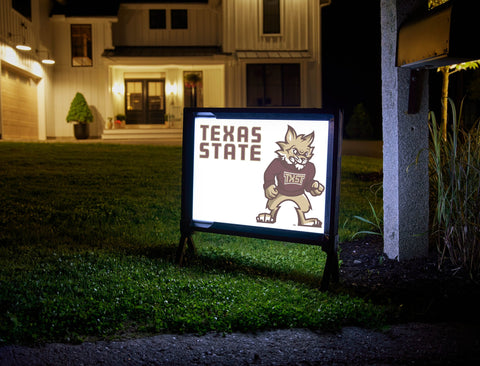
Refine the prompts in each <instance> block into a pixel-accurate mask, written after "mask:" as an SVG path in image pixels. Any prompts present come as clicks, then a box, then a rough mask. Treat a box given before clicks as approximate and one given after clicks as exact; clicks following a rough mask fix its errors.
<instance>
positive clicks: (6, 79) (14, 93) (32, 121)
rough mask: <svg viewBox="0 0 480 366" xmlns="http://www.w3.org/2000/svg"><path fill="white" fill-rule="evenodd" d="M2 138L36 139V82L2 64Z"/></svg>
mask: <svg viewBox="0 0 480 366" xmlns="http://www.w3.org/2000/svg"><path fill="white" fill-rule="evenodd" d="M0 88H1V90H0V92H1V93H0V94H1V98H2V99H1V108H2V113H1V114H0V116H1V118H2V120H1V123H2V126H1V127H2V129H1V133H2V138H4V139H34V140H38V115H37V83H36V82H35V80H34V79H33V78H32V77H30V76H29V75H28V74H26V73H25V74H24V73H22V72H21V71H18V70H15V69H13V68H10V67H8V66H6V65H4V64H2V79H1V81H0Z"/></svg>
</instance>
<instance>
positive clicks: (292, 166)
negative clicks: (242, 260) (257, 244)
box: [257, 126, 325, 227]
mask: <svg viewBox="0 0 480 366" xmlns="http://www.w3.org/2000/svg"><path fill="white" fill-rule="evenodd" d="M313 138H314V132H312V133H311V134H309V135H307V136H305V135H297V133H296V131H295V130H294V129H293V128H292V127H291V126H288V130H287V134H286V135H285V141H279V142H277V144H278V146H280V150H277V151H276V153H277V154H278V157H277V158H275V159H274V160H273V161H272V162H271V163H270V165H269V166H268V168H267V169H266V170H265V174H264V184H263V189H264V191H265V197H266V198H267V200H268V201H267V209H269V210H270V212H269V213H261V214H259V215H258V216H257V222H262V223H269V224H273V223H275V221H276V217H277V213H278V210H279V209H280V206H281V204H282V203H283V202H285V201H293V202H294V203H295V204H296V205H297V207H295V209H296V210H297V216H298V225H301V226H315V227H322V222H321V221H320V220H319V219H317V218H309V219H307V218H306V217H305V214H306V213H307V212H308V211H310V209H311V205H310V201H309V200H308V197H307V195H306V194H305V192H309V193H310V194H311V195H312V196H319V195H321V194H322V193H323V191H324V189H325V187H324V186H323V185H322V184H321V183H320V182H318V181H316V180H315V179H314V178H315V165H313V164H312V163H311V162H310V159H311V158H312V156H313V149H314V148H313V147H312V146H311V144H312V142H313Z"/></svg>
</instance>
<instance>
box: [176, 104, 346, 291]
mask: <svg viewBox="0 0 480 366" xmlns="http://www.w3.org/2000/svg"><path fill="white" fill-rule="evenodd" d="M183 122H184V126H183V154H182V215H181V220H180V231H181V237H180V242H179V245H178V248H177V253H176V260H177V263H178V264H179V265H180V266H181V265H182V264H183V262H184V261H185V259H186V257H187V255H192V256H194V255H196V248H195V245H194V243H193V240H192V235H193V233H194V232H196V231H203V232H212V233H218V234H227V235H236V236H246V237H251V238H260V239H268V240H277V241H289V242H294V243H303V244H310V245H317V246H318V245H319V246H321V247H322V250H323V251H324V252H325V253H326V255H327V258H326V262H325V268H324V271H323V276H322V279H321V283H320V289H321V290H322V291H325V290H328V287H329V284H330V282H338V281H339V263H338V253H337V249H338V232H337V228H338V209H339V193H340V184H339V182H340V161H341V136H342V135H341V131H342V125H343V113H342V112H341V111H338V114H337V113H329V112H327V111H324V110H319V109H304V108H289V109H288V108H287V109H283V108H282V109H260V108H259V109H252V108H243V109H235V108H186V109H185V110H184V121H183ZM279 129H281V130H282V134H281V135H279V134H278V130H279ZM297 130H298V131H299V132H300V131H301V132H307V133H308V134H303V133H298V134H297V132H296V131H297ZM283 133H285V135H283ZM262 134H263V137H264V138H263V139H262ZM272 135H275V136H278V137H275V139H277V140H280V141H276V140H272V141H270V140H269V139H270V138H272V139H273V137H270V136H272ZM267 136H268V138H267ZM283 136H284V137H283ZM282 137H283V138H284V140H281V138H282ZM314 138H315V140H314ZM314 141H315V143H313V142H314ZM275 143H276V145H275ZM311 144H312V145H311ZM277 145H278V146H277ZM315 145H317V150H315V151H316V153H317V154H318V155H317V154H315V156H319V158H313V159H312V161H310V159H311V158H312V157H313V156H314V154H312V151H313V149H314V148H315ZM292 146H293V147H292ZM278 148H280V150H276V149H278ZM318 151H320V153H319V152H318ZM262 154H264V155H262ZM262 156H266V158H265V161H263V160H262ZM287 157H288V162H287V163H284V161H285V159H287ZM294 162H295V165H293V164H294ZM288 165H291V166H292V167H293V166H294V168H292V167H290V166H288ZM230 169H235V176H236V177H240V178H242V179H240V178H238V179H234V178H233V177H232V173H231V171H230ZM295 169H296V170H295ZM267 172H268V173H267ZM316 174H317V175H316ZM211 177H215V178H216V179H215V180H213V181H212V179H211ZM272 177H273V178H272ZM316 177H319V178H316ZM272 179H273V182H274V183H272V182H271V180H272ZM315 179H318V181H317V180H315ZM267 182H268V184H270V185H269V186H268V187H267V188H268V189H270V190H267V188H266V187H265V184H267ZM320 182H322V183H320ZM262 183H263V190H264V192H265V194H264V195H262V194H261V193H258V192H261V191H260V190H261V189H262ZM275 184H276V186H275ZM320 185H322V186H323V187H322V190H319V187H320ZM272 186H274V190H276V187H277V186H278V187H281V188H282V190H283V191H282V190H280V189H279V190H278V191H276V192H275V191H271V187H272ZM324 189H325V193H324V197H325V198H324V201H325V206H324V207H323V208H322V207H321V206H320V207H319V209H318V211H315V213H314V214H313V215H312V217H309V218H307V217H305V213H307V212H309V210H310V209H311V206H310V202H309V199H308V197H307V196H306V193H310V194H311V195H312V197H314V196H319V195H321V194H322V193H323V191H324ZM279 191H280V193H279ZM232 192H233V193H235V194H232ZM239 192H240V193H239ZM252 192H253V193H252ZM272 192H273V194H272ZM249 194H251V197H250V196H249ZM264 196H265V197H264ZM245 197H246V198H247V199H244V198H245ZM249 197H250V198H251V199H250V198H249ZM252 197H253V198H252ZM265 198H267V205H266V206H265V207H266V208H264V209H263V210H262V209H261V208H260V205H259V204H258V202H259V201H260V200H261V203H262V204H261V206H263V204H264V200H265ZM287 200H290V201H292V202H293V204H296V206H295V208H296V209H297V212H296V215H297V219H298V224H296V223H295V222H296V220H295V219H294V218H292V217H294V215H295V214H294V213H293V214H291V216H290V219H287V221H282V220H284V218H285V217H288V215H287V216H283V217H282V218H281V219H279V221H278V222H277V221H276V220H277V215H276V214H277V212H278V210H279V208H280V206H281V205H282V203H283V202H285V201H287ZM252 203H253V204H252ZM252 207H255V208H254V209H252ZM285 207H288V206H285ZM267 210H268V211H267ZM265 211H267V212H265ZM259 212H260V213H259ZM312 212H313V211H312ZM194 213H195V215H194ZM245 213H247V214H245ZM194 217H195V218H194ZM255 219H256V220H255ZM288 220H291V221H288ZM273 223H276V225H275V226H274V225H270V224H273ZM322 223H323V224H324V225H325V226H324V228H322V229H320V228H317V227H321V225H322ZM301 226H313V228H312V227H309V228H302V227H301Z"/></svg>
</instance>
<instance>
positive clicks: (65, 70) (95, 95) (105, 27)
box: [52, 17, 111, 138]
mask: <svg viewBox="0 0 480 366" xmlns="http://www.w3.org/2000/svg"><path fill="white" fill-rule="evenodd" d="M53 23H54V32H53V33H54V43H55V45H56V48H55V50H56V52H55V60H56V64H55V75H54V83H55V88H54V91H53V100H54V101H55V105H56V106H57V107H56V108H55V112H54V116H55V117H54V120H55V128H54V136H52V137H57V138H58V137H60V138H61V137H73V127H72V124H71V123H67V122H66V120H65V118H66V116H67V114H68V110H69V108H70V104H71V102H72V100H73V98H74V97H75V94H76V93H77V92H80V93H82V94H83V95H84V97H85V99H86V100H87V103H88V105H89V107H90V109H91V110H92V113H93V116H94V120H93V122H92V123H91V124H90V136H91V137H100V136H101V134H102V132H103V128H104V126H105V120H106V118H107V115H106V112H107V111H108V107H109V100H110V97H109V96H108V95H109V90H108V85H109V84H108V67H107V64H106V61H105V59H104V58H103V57H102V53H103V51H104V50H105V49H106V48H108V47H109V46H110V45H111V42H110V41H109V37H110V34H111V33H110V32H109V29H110V23H111V20H109V19H108V18H107V19H104V18H102V19H96V18H63V17H60V18H56V19H54V22H53ZM72 24H91V25H92V60H93V65H92V66H85V67H78V66H72V58H71V25H72Z"/></svg>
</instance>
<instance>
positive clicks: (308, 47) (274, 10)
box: [0, 0, 330, 140]
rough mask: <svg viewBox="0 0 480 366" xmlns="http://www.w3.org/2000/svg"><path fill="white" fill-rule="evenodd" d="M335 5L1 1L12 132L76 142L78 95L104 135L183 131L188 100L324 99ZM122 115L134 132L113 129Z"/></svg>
mask: <svg viewBox="0 0 480 366" xmlns="http://www.w3.org/2000/svg"><path fill="white" fill-rule="evenodd" d="M97 3H98V2H97ZM329 3H330V0H182V1H174V0H170V1H168V0H167V1H165V0H158V1H135V0H130V1H121V0H119V1H108V2H107V1H106V2H101V4H102V5H104V7H103V8H101V9H98V5H97V6H95V5H92V1H90V0H84V1H79V0H62V1H60V0H55V1H52V0H1V6H0V22H1V23H0V59H1V66H0V67H1V81H0V92H1V99H0V104H1V107H0V133H1V136H2V138H3V139H17V138H22V139H26V138H27V139H32V140H38V139H39V140H44V139H59V138H73V128H72V126H71V125H70V124H68V123H66V121H65V118H66V115H67V113H68V109H69V106H70V103H71V101H72V99H73V97H74V96H75V94H76V93H77V92H81V93H82V94H83V95H84V96H85V98H86V100H87V102H88V104H89V106H90V107H91V110H92V112H93V114H94V122H93V123H92V124H91V125H90V136H91V137H97V138H104V139H112V138H128V137H136V138H140V137H144V138H161V137H162V135H165V134H168V133H170V132H171V131H173V130H174V131H180V129H181V121H182V111H183V108H184V107H188V106H198V107H273V106H274V107H282V106H289V107H321V106H322V95H321V34H320V30H321V10H322V7H323V6H325V5H328V4H329ZM22 43H23V44H28V45H30V47H31V49H30V50H18V49H16V46H17V45H18V44H22ZM47 58H48V59H52V60H54V61H55V64H53V65H52V64H44V63H42V60H45V59H47ZM118 115H124V116H125V118H126V121H125V123H124V124H123V125H122V127H123V128H120V129H109V127H110V123H109V121H110V120H112V121H115V120H116V119H117V116H118ZM114 126H115V124H114Z"/></svg>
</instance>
